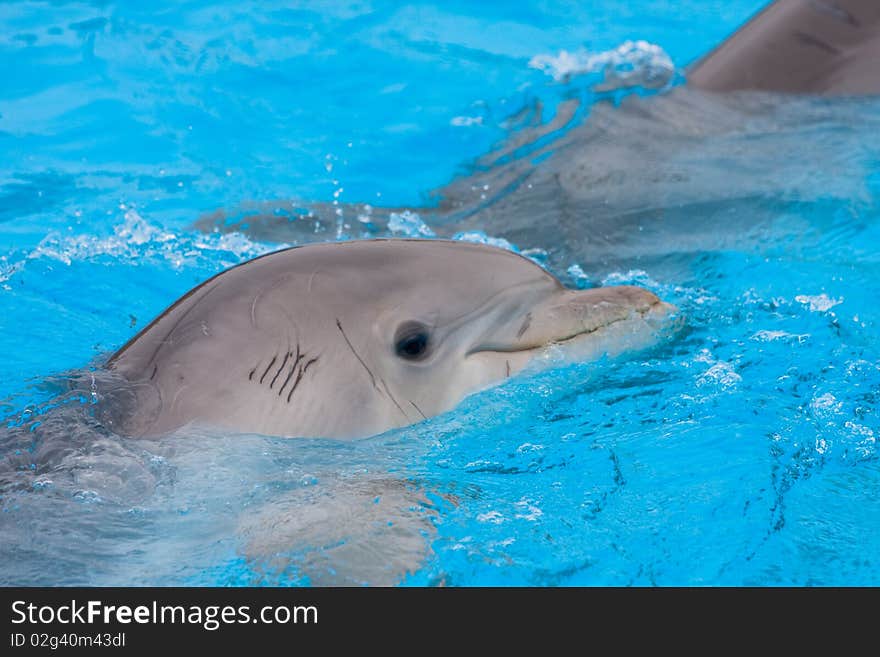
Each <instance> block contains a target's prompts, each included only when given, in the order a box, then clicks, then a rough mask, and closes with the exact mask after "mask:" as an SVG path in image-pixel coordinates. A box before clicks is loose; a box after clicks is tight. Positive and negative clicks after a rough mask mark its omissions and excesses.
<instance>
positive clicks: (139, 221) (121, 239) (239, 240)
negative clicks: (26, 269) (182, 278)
mask: <svg viewBox="0 0 880 657" xmlns="http://www.w3.org/2000/svg"><path fill="white" fill-rule="evenodd" d="M283 246H287V245H278V244H263V243H259V242H254V241H252V240H250V239H249V238H247V237H245V236H244V235H242V234H241V233H219V232H217V233H210V234H204V233H186V232H184V233H176V232H174V231H170V230H167V229H165V228H162V227H160V226H157V225H155V224H152V223H150V222H148V221H147V220H145V219H144V218H143V217H141V216H140V214H138V212H137V211H136V210H134V209H131V208H129V209H127V210H126V211H125V214H124V216H123V222H122V223H121V224H119V225H118V226H115V227H114V229H113V234H112V235H109V236H104V237H98V236H94V235H63V234H60V233H58V232H52V233H49V234H48V235H47V236H46V237H45V238H43V240H42V241H41V242H40V243H39V244H38V245H37V246H36V248H35V249H34V250H33V251H31V252H30V253H29V254H28V255H27V256H26V259H27V260H34V259H39V258H49V259H52V260H57V261H59V262H63V263H64V264H66V265H70V264H72V263H74V262H81V261H87V260H92V259H95V258H99V257H101V256H111V257H113V258H115V259H118V260H123V261H131V262H141V261H143V260H144V259H162V260H165V261H167V262H169V263H171V265H172V266H173V267H175V268H181V267H184V266H187V265H189V264H196V262H198V261H200V260H202V259H204V261H206V262H216V261H217V257H216V256H217V253H224V254H228V258H227V260H226V261H224V262H222V264H224V265H226V266H228V265H232V264H236V263H237V262H240V261H242V260H245V259H249V258H253V257H256V256H258V255H262V254H264V253H267V252H269V251H273V250H276V249H278V248H281V247H283ZM18 266H19V268H20V264H19V265H18ZM15 267H16V264H15V263H13V265H12V267H11V268H15Z"/></svg>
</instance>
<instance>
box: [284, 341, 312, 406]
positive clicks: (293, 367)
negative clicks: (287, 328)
mask: <svg viewBox="0 0 880 657" xmlns="http://www.w3.org/2000/svg"><path fill="white" fill-rule="evenodd" d="M303 358H305V354H303V353H300V350H299V342H297V343H296V356H295V357H294V359H293V365H291V366H290V371H288V372H287V378H286V379H284V383H283V384H282V385H281V387H280V388H279V389H278V396H279V397H280V396H281V393H282V392H284V389H285V388H286V387H287V384H288V383H290V379H291V377H292V376H293V373H294V372H295V371H296V368H297V366H298V365H299V362H300V361H301V360H302V359H303Z"/></svg>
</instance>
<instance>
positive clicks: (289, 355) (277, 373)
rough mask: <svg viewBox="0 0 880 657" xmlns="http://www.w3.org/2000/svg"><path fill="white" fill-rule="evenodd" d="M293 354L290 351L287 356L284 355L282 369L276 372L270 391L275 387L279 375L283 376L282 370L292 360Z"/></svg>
mask: <svg viewBox="0 0 880 657" xmlns="http://www.w3.org/2000/svg"><path fill="white" fill-rule="evenodd" d="M292 355H293V354H292V353H291V352H290V350H288V352H287V353H286V354H284V360H282V361H281V367H279V368H278V371H277V372H275V376H273V377H272V382H271V383H270V384H269V389H270V390H271V389H272V386H274V385H275V381H276V380H277V379H278V375H279V374H281V370H283V369H284V366H285V365H287V361H288V360H290V357H291V356H292Z"/></svg>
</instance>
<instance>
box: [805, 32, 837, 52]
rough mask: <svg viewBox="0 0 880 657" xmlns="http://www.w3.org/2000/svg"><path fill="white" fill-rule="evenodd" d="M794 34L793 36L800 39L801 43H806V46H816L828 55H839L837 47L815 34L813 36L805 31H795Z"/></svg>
mask: <svg viewBox="0 0 880 657" xmlns="http://www.w3.org/2000/svg"><path fill="white" fill-rule="evenodd" d="M794 35H795V37H797V40H798V41H800V42H801V43H803V44H805V45H808V46H814V47H815V48H818V49H819V50H824V51H825V52H827V53H828V54H829V55H839V54H840V50H838V49H837V48H835V47H834V46H832V45H831V44H830V43H828V42H827V41H824V40H822V39H820V38H819V37H817V36H814V35H812V34H808V33H806V32H795V33H794Z"/></svg>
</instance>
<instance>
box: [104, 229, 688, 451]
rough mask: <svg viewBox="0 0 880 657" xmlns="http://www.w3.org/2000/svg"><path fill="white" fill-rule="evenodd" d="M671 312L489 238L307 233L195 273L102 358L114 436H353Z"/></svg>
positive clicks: (654, 326)
mask: <svg viewBox="0 0 880 657" xmlns="http://www.w3.org/2000/svg"><path fill="white" fill-rule="evenodd" d="M672 310H673V308H672V306H670V305H668V304H666V303H663V302H661V301H660V299H658V298H657V297H656V296H655V295H653V294H652V293H650V292H648V291H647V290H644V289H641V288H638V287H630V286H618V287H603V288H594V289H589V290H583V291H575V290H569V289H566V288H564V287H563V286H562V285H561V284H560V283H559V282H558V281H557V280H556V278H554V277H553V276H552V275H550V274H548V273H547V272H546V271H545V270H544V269H542V268H541V267H539V266H538V265H536V264H535V263H534V262H532V261H530V260H528V259H527V258H524V257H522V256H520V255H517V254H515V253H513V252H510V251H506V250H503V249H498V248H494V247H489V246H483V245H477V244H469V243H464V242H449V241H441V240H370V241H353V242H338V243H326V244H315V245H311V246H305V247H298V248H292V249H287V250H283V251H278V252H275V253H272V254H269V255H266V256H262V257H260V258H256V259H254V260H251V261H249V262H246V263H244V264H242V265H238V266H236V267H233V268H232V269H229V270H227V271H225V272H223V273H221V274H219V275H217V276H215V277H214V278H212V279H210V280H209V281H207V282H205V283H203V284H202V285H200V286H199V287H197V288H195V289H194V290H192V291H191V292H189V293H188V294H186V295H185V296H184V297H183V298H181V299H180V300H179V301H177V302H176V303H175V304H174V305H173V306H171V307H170V308H169V309H168V310H166V311H165V312H164V313H163V314H162V315H161V316H160V317H158V318H157V319H156V320H154V321H153V322H152V323H151V324H150V325H149V326H147V327H146V328H145V329H144V330H143V331H142V332H141V333H140V334H138V335H137V336H135V337H134V338H133V339H132V340H131V341H130V342H129V343H128V344H126V345H125V346H124V347H122V348H121V349H120V350H119V351H118V352H117V353H116V354H114V355H113V356H112V357H111V359H110V360H109V362H108V368H109V369H110V370H113V371H115V372H117V373H118V374H121V375H122V376H123V377H124V378H125V379H127V380H128V381H129V382H130V383H131V384H132V386H131V387H132V390H133V391H134V394H135V397H136V402H135V406H134V411H133V413H131V414H130V416H129V417H128V418H127V419H125V420H124V422H123V426H122V427H121V430H122V431H123V433H128V434H134V435H153V434H159V433H164V432H167V431H170V430H173V429H176V428H178V427H180V426H183V425H185V424H187V423H200V424H209V425H213V426H218V427H221V428H226V429H232V430H237V431H243V432H255V433H261V434H268V435H281V436H310V437H334V438H351V437H358V436H366V435H372V434H376V433H381V432H383V431H386V430H388V429H390V428H393V427H398V426H404V425H408V424H412V423H414V422H418V421H420V420H422V419H424V418H426V417H430V416H432V415H436V414H438V413H441V412H444V411H446V410H449V409H451V408H452V407H454V406H455V405H456V404H457V403H458V402H459V401H460V400H461V399H462V398H463V397H464V396H465V395H467V394H469V393H471V392H474V391H476V390H479V389H481V388H485V387H487V386H489V385H491V384H493V383H496V382H498V381H501V380H503V379H505V378H506V377H508V376H511V375H512V374H515V373H516V372H519V371H520V370H522V369H523V368H524V367H526V366H527V365H528V364H529V363H530V362H531V361H533V360H534V357H535V355H536V354H538V353H540V352H541V351H542V348H543V347H545V346H547V345H549V344H551V343H556V344H559V345H561V346H562V351H563V352H564V353H566V354H571V355H574V356H575V357H577V358H579V359H593V358H599V357H601V356H603V355H606V354H609V355H614V354H618V353H620V352H622V351H626V350H630V349H637V348H641V347H644V346H646V345H650V344H652V343H653V342H654V340H655V339H656V334H657V331H658V330H659V329H661V328H662V326H663V325H664V323H665V320H666V319H667V317H669V316H670V311H672Z"/></svg>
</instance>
